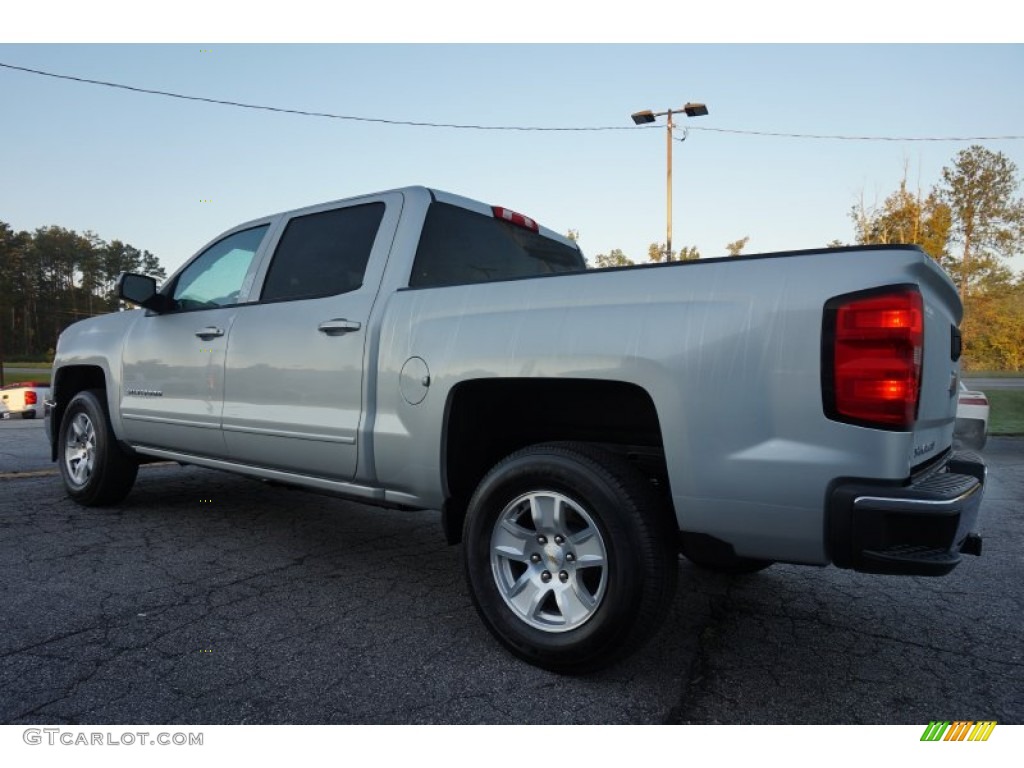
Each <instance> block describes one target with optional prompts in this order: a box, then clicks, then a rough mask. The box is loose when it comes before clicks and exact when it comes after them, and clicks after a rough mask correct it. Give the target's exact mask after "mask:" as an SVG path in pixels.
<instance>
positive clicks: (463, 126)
mask: <svg viewBox="0 0 1024 768" xmlns="http://www.w3.org/2000/svg"><path fill="white" fill-rule="evenodd" d="M0 67H2V68H4V69H9V70H14V71H18V72H25V73H29V74H33V75H40V76H43V77H50V78H55V79H57V80H68V81H71V82H76V83H86V84H89V85H98V86H103V87H107V88H117V89H120V90H124V91H131V92H133V93H144V94H149V95H152V96H163V97H166V98H172V99H181V100H184V101H197V102H202V103H205V104H219V105H222V106H228V107H237V108H241V109H252V110H260V111H265V112H277V113H281V114H288V115H299V116H302V117H321V118H327V119H332V120H348V121H352V122H360V123H375V124H380V125H396V126H407V127H413V128H448V129H456V130H474V131H543V132H597V131H635V130H647V129H651V128H657V127H658V126H656V125H645V126H635V125H603V126H540V125H478V124H472V123H437V122H430V121H423V120H396V119H392V118H385V117H366V116H362V115H343V114H337V113H333V112H315V111H311V110H304V109H290V108H286V107H274V106H269V105H266V104H249V103H246V102H241V101H231V100H228V99H215V98H211V97H208V96H193V95H190V94H184V93H176V92H174V91H163V90H158V89H156V88H142V87H140V86H135V85H126V84H124V83H114V82H110V81H107V80H96V79H94V78H88V77H78V76H76V75H65V74H60V73H57V72H47V71H45V70H41V69H33V68H31V67H22V66H18V65H16V64H7V63H4V62H0ZM683 130H684V134H683V136H682V137H681V138H680V137H673V138H675V140H676V141H683V140H685V138H686V135H685V130H691V131H705V132H708V133H728V134H736V135H741V136H768V137H772V138H789V139H824V140H838V141H900V142H906V141H1017V140H1020V139H1024V135H1020V136H1018V135H1006V136H846V135H840V134H816V133H783V132H779V131H757V130H746V129H739V128H714V127H710V126H701V125H688V126H686V128H685V129H683Z"/></svg>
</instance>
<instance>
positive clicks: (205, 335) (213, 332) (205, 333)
mask: <svg viewBox="0 0 1024 768" xmlns="http://www.w3.org/2000/svg"><path fill="white" fill-rule="evenodd" d="M223 335H224V331H222V330H221V329H220V328H216V327H214V326H212V325H208V326H206V327H205V328H200V329H199V330H198V331H196V336H198V337H199V338H200V339H212V338H214V337H216V336H223Z"/></svg>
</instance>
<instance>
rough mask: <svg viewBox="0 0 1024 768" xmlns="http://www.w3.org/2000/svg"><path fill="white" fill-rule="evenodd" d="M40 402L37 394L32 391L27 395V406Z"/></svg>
mask: <svg viewBox="0 0 1024 768" xmlns="http://www.w3.org/2000/svg"><path fill="white" fill-rule="evenodd" d="M37 402H38V398H37V397H36V393H35V392H33V391H32V390H31V389H30V390H28V391H27V392H26V393H25V405H35V404H36V403H37Z"/></svg>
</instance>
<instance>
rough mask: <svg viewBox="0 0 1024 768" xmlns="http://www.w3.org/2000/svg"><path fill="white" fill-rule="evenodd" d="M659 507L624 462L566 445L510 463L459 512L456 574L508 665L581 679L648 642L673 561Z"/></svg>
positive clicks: (667, 596) (535, 450)
mask: <svg viewBox="0 0 1024 768" xmlns="http://www.w3.org/2000/svg"><path fill="white" fill-rule="evenodd" d="M672 522H673V521H671V518H670V516H669V515H668V513H667V511H666V509H665V507H664V505H663V504H662V502H661V500H660V498H659V497H658V496H657V494H655V493H654V491H653V489H652V488H651V486H650V484H649V483H648V482H647V480H646V479H645V478H644V477H643V476H642V475H640V474H639V473H638V472H637V471H636V470H635V469H634V468H633V467H632V466H631V465H630V464H629V463H628V462H626V461H625V460H623V459H620V458H618V457H617V456H615V455H614V454H611V453H609V452H606V451H603V450H600V449H597V448H594V447H592V446H588V445H585V444H573V443H552V444H546V445H536V446H531V447H529V448H526V449H524V450H521V451H519V452H517V453H514V454H512V455H511V456H509V457H508V458H506V459H505V460H504V461H502V462H500V463H499V464H498V465H497V466H495V467H494V468H493V469H492V470H491V471H490V472H489V473H488V474H487V476H486V477H485V478H484V479H483V481H481V483H480V485H479V487H478V488H477V490H476V493H474V495H473V498H472V500H471V501H470V504H469V511H468V514H467V516H466V523H465V529H464V535H463V541H464V542H465V557H464V565H465V571H466V579H467V582H468V584H469V589H470V594H471V595H472V598H473V602H474V604H475V606H476V608H477V611H478V612H479V614H480V616H481V618H482V619H483V620H484V623H485V624H486V625H487V627H488V629H490V631H491V632H492V633H493V634H494V636H495V637H496V638H497V639H498V640H499V641H500V642H501V643H502V644H503V645H504V646H505V647H506V648H508V649H509V650H510V651H512V653H514V654H515V655H517V656H519V657H520V658H522V659H525V660H526V661H528V662H530V663H531V664H535V665H537V666H540V667H544V668H546V669H551V670H554V671H558V672H564V673H581V672H588V671H592V670H594V669H598V668H600V667H604V666H607V665H608V664H610V663H612V662H614V661H616V660H618V659H621V658H622V657H624V656H625V655H627V654H628V653H631V652H632V651H634V650H635V649H637V648H639V647H640V645H642V644H643V643H644V642H645V641H646V640H648V639H649V638H650V637H651V636H652V635H653V634H654V633H655V632H656V630H657V628H658V626H659V625H660V624H661V622H662V620H663V619H664V617H665V614H666V613H667V609H668V606H669V604H670V603H671V600H672V597H673V595H674V592H675V585H676V579H677V575H678V560H677V558H676V554H675V549H674V542H675V534H674V530H673V528H674V525H673V524H672Z"/></svg>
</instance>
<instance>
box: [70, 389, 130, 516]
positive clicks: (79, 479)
mask: <svg viewBox="0 0 1024 768" xmlns="http://www.w3.org/2000/svg"><path fill="white" fill-rule="evenodd" d="M57 463H58V465H59V466H60V474H61V477H62V478H63V479H64V488H65V490H66V491H67V494H68V496H70V497H71V498H72V499H74V500H75V501H76V502H78V503H79V504H81V505H82V506H86V507H102V506H108V505H112V504H116V503H117V502H119V501H121V500H122V499H123V498H124V497H125V496H127V495H128V492H129V491H130V490H131V489H132V486H133V485H134V484H135V477H136V475H137V474H138V471H139V462H138V460H137V459H136V458H135V457H134V456H132V455H131V454H129V453H127V452H126V451H125V450H124V449H122V448H121V446H119V445H118V444H117V439H116V438H115V436H114V431H113V429H112V428H111V426H110V416H109V413H108V411H107V399H106V393H105V392H104V391H103V390H101V389H88V390H84V391H82V392H79V393H78V394H77V395H75V396H74V397H73V398H72V399H71V402H70V403H68V407H67V408H66V409H65V411H64V417H63V418H62V419H61V424H60V432H59V433H58V436H57Z"/></svg>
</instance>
